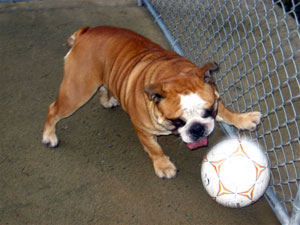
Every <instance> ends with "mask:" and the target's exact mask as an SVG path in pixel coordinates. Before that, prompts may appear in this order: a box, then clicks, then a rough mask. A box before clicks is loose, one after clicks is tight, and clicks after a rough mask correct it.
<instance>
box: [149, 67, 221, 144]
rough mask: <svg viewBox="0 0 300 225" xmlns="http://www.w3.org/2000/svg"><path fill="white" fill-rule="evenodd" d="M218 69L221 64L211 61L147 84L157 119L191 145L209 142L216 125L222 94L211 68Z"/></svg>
mask: <svg viewBox="0 0 300 225" xmlns="http://www.w3.org/2000/svg"><path fill="white" fill-rule="evenodd" d="M217 69H218V66H217V64H215V63H207V64H206V65H205V66H204V67H202V68H199V69H193V70H192V71H189V72H187V73H180V74H179V75H178V76H174V77H173V78H170V79H166V80H163V81H161V82H159V83H155V84H150V85H148V86H147V87H146V88H145V92H146V94H147V95H148V98H149V99H150V100H151V101H153V102H154V111H153V113H154V114H155V115H154V117H155V118H156V121H157V123H159V124H160V125H162V126H164V127H165V128H166V129H167V130H171V131H173V132H174V133H178V134H180V136H181V138H182V140H183V141H184V142H185V143H187V144H188V147H189V148H191V149H194V148H198V147H200V146H203V145H207V136H209V135H210V134H211V133H212V131H213V130H214V127H215V118H216V116H217V113H218V100H219V94H218V92H217V90H216V87H215V84H214V82H213V80H212V79H211V77H210V71H215V70H217Z"/></svg>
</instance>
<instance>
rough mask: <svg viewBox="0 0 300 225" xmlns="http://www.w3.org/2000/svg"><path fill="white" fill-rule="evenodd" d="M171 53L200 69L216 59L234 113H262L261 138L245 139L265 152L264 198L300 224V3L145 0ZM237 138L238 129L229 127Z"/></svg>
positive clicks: (225, 99)
mask: <svg viewBox="0 0 300 225" xmlns="http://www.w3.org/2000/svg"><path fill="white" fill-rule="evenodd" d="M138 4H139V5H142V4H144V5H145V6H146V7H147V8H148V10H149V11H150V12H151V14H152V15H153V16H154V18H155V21H156V22H157V23H158V25H159V26H160V27H161V28H162V30H163V32H164V34H165V36H166V37H167V39H168V40H169V42H170V43H171V45H172V47H173V48H174V50H175V51H177V52H178V53H179V54H181V55H184V56H185V57H187V58H189V59H190V60H192V61H193V62H195V63H196V64H198V65H202V64H204V63H205V62H207V61H210V60H215V61H217V62H218V63H219V65H220V72H219V73H218V74H217V75H216V77H215V81H216V84H217V86H218V90H219V92H220V95H221V96H222V101H223V102H224V103H225V105H226V106H227V107H229V108H231V109H232V110H234V111H238V112H246V111H256V110H258V111H261V112H262V113H263V121H262V123H261V125H260V128H259V129H258V130H257V131H255V132H240V134H241V135H247V136H249V137H251V138H252V139H253V140H255V141H257V142H258V143H260V145H262V146H263V147H264V148H265V150H266V155H267V156H268V159H269V162H270V166H271V171H272V172H271V181H270V186H269V188H268V190H267V192H266V194H265V197H266V199H267V200H268V202H269V204H270V206H271V207H272V208H273V210H274V212H275V214H276V215H277V217H278V219H279V221H280V222H281V223H282V224H300V200H299V199H300V191H299V190H300V186H299V183H300V171H299V170H300V169H299V168H300V147H299V138H300V130H299V115H300V113H299V110H300V104H299V100H300V98H299V97H300V94H299V87H300V85H299V74H300V25H299V22H300V1H299V0H277V1H275V0H274V1H267V0H265V1H263V0H255V1H246V0H193V1H192V0H168V1H161V0H139V1H138ZM223 128H224V130H225V131H226V132H227V133H228V134H229V135H232V134H234V133H235V132H239V131H235V130H233V128H231V127H229V126H226V125H225V126H224V127H223Z"/></svg>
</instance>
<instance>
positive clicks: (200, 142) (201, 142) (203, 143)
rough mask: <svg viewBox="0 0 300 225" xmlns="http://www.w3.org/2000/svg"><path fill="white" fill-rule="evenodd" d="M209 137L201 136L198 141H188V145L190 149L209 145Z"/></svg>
mask: <svg viewBox="0 0 300 225" xmlns="http://www.w3.org/2000/svg"><path fill="white" fill-rule="evenodd" d="M207 142H208V141H207V138H201V139H200V140H198V141H195V142H192V143H188V144H187V146H188V147H189V149H192V150H193V149H196V148H199V147H202V146H206V145H207Z"/></svg>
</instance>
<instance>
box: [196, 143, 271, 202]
mask: <svg viewBox="0 0 300 225" xmlns="http://www.w3.org/2000/svg"><path fill="white" fill-rule="evenodd" d="M201 178H202V183H203V186H204V188H205V189H206V191H207V192H208V194H209V195H210V196H211V197H212V198H213V199H214V200H215V201H217V202H218V203H220V204H221V205H223V206H227V207H232V208H240V207H244V206H247V205H250V204H252V203H254V202H255V201H257V200H258V199H259V198H260V197H261V196H262V195H263V194H264V192H265V190H266V188H267V186H268V184H269V180H270V169H269V166H268V159H267V157H266V155H265V153H264V152H263V151H262V149H261V148H260V147H259V145H257V144H256V143H254V142H252V141H250V140H247V139H240V140H239V139H238V138H232V139H226V140H224V141H222V142H220V143H219V144H217V145H216V146H214V147H213V148H212V149H211V150H210V151H209V152H208V153H207V155H206V156H205V157H204V159H203V162H202V167H201Z"/></svg>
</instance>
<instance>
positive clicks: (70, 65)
mask: <svg viewBox="0 0 300 225" xmlns="http://www.w3.org/2000/svg"><path fill="white" fill-rule="evenodd" d="M67 43H68V45H71V46H72V49H71V51H70V53H69V54H68V55H67V56H66V58H65V69H64V78H63V81H62V83H61V85H60V89H59V93H58V96H57V99H56V101H55V102H54V103H52V104H51V105H50V106H49V112H48V116H47V120H46V123H45V127H44V136H43V142H44V143H46V144H48V145H49V146H51V147H54V146H55V145H56V144H57V138H56V134H55V125H56V123H57V122H58V121H59V120H60V119H62V118H64V117H67V116H70V115H71V114H72V113H73V112H74V111H75V110H77V109H78V108H79V107H80V106H82V105H83V104H84V103H86V102H87V101H88V100H89V99H90V98H91V96H93V94H94V93H95V92H96V91H97V89H98V88H99V87H100V86H101V85H103V86H105V87H106V88H107V89H108V90H109V92H110V95H112V96H114V97H115V98H116V99H117V100H119V101H120V103H121V106H122V107H123V109H124V110H125V111H126V112H127V113H128V114H129V115H130V118H131V120H132V123H133V125H134V128H135V130H136V132H137V135H138V137H139V139H140V141H141V143H142V145H143V147H144V149H145V151H146V152H147V153H148V154H149V156H150V158H151V159H152V161H153V165H154V169H155V171H156V174H157V175H158V176H160V177H168V178H171V177H173V176H175V174H176V168H175V166H174V165H173V164H172V163H171V162H170V160H169V159H168V157H167V156H165V155H164V153H163V151H162V149H161V147H160V145H159V144H158V143H157V141H156V136H157V135H164V134H170V133H171V132H170V130H171V128H172V125H171V124H170V122H169V121H168V120H167V118H168V119H170V118H177V117H179V116H180V115H181V113H182V112H181V111H180V110H181V109H180V106H179V102H180V99H179V97H178V94H188V93H197V94H198V95H199V96H201V98H202V99H204V100H205V102H206V103H207V107H211V106H213V105H214V104H215V103H216V102H217V101H218V99H219V95H218V93H217V90H216V88H215V86H214V84H213V83H211V82H206V80H205V79H206V78H205V77H207V76H206V75H207V74H206V72H207V71H209V70H216V64H214V63H207V64H206V65H204V67H202V68H199V67H197V66H196V65H195V64H193V63H192V62H190V61H189V60H187V59H185V58H184V57H182V56H179V55H178V54H176V53H175V52H174V51H168V50H164V49H163V48H161V47H160V46H159V45H157V44H155V43H153V42H151V41H149V40H148V39H146V38H144V37H143V36H141V35H139V34H136V33H134V32H132V31H129V30H126V29H121V28H114V27H108V26H103V27H95V28H89V27H83V28H81V29H79V30H78V31H77V32H75V33H74V34H73V35H72V36H71V37H70V38H69V39H68V40H67ZM155 99H156V100H155ZM218 106H219V108H218V116H217V119H218V120H220V121H224V122H227V123H229V124H233V125H235V126H236V127H238V128H243V129H244V128H245V129H254V128H255V127H256V124H257V123H258V122H259V118H260V114H259V115H258V114H255V115H254V114H251V113H250V114H236V113H233V112H231V111H229V110H227V109H226V108H225V107H224V106H223V105H222V103H221V102H219V104H218ZM258 117H259V118H258ZM159 119H160V120H161V121H158V120H159ZM241 119H242V120H241ZM253 121H254V122H253ZM252 122H253V123H252Z"/></svg>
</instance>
